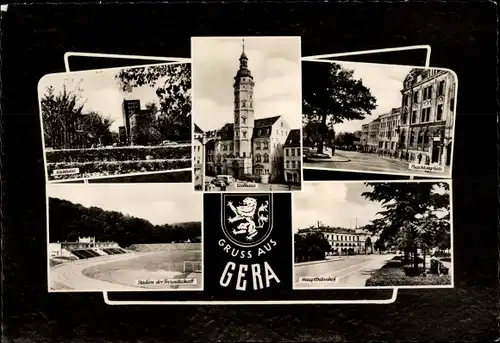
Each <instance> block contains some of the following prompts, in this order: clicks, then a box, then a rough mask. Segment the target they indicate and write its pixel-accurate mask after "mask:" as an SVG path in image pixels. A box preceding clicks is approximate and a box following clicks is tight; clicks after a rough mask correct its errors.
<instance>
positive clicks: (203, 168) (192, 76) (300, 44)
mask: <svg viewBox="0 0 500 343" xmlns="http://www.w3.org/2000/svg"><path fill="white" fill-rule="evenodd" d="M278 38H279V39H290V40H297V39H298V41H299V44H298V49H299V61H298V62H299V72H300V75H302V61H303V60H304V58H303V57H302V37H301V36H226V37H217V36H207V37H202V36H195V37H191V54H192V56H191V106H192V110H191V119H192V120H191V122H192V137H191V139H192V142H193V143H194V124H195V120H194V118H195V114H194V110H193V108H194V105H193V104H194V99H195V95H194V82H195V81H194V69H195V68H194V65H195V63H193V61H194V59H193V56H194V54H193V52H194V49H193V42H194V40H205V39H218V40H235V39H252V40H259V39H278ZM299 94H300V110H299V111H298V112H299V113H300V122H301V123H302V78H301V79H300V82H299ZM280 116H282V115H280ZM256 120H257V119H256ZM200 129H201V128H200ZM297 129H298V130H299V131H300V142H299V143H300V154H301V156H300V163H301V168H300V189H297V190H276V191H275V190H272V191H271V190H269V189H268V190H266V189H256V190H255V191H253V190H252V189H248V188H242V189H241V191H236V190H232V191H209V192H207V191H205V185H204V184H203V185H201V187H202V188H201V191H196V192H200V193H207V194H216V193H227V194H246V193H249V194H251V193H253V192H255V193H297V192H302V189H303V188H304V187H303V183H304V161H303V146H302V124H301V125H300V128H295V129H294V128H290V131H291V130H297ZM289 133H290V132H289ZM285 142H286V138H285ZM202 147H203V152H202V153H203V154H204V156H203V159H202V160H203V165H202V169H201V172H202V173H203V177H202V179H203V182H205V178H206V164H207V161H206V152H205V145H202ZM282 149H284V148H282ZM192 151H193V155H191V156H194V144H193V147H192ZM284 157H285V156H284V150H283V164H284ZM283 169H284V165H283ZM192 180H193V189H194V187H195V175H194V163H193V178H192ZM258 184H259V185H264V186H267V185H269V187H272V186H273V184H272V183H267V184H266V183H258ZM284 185H285V186H286V184H284Z"/></svg>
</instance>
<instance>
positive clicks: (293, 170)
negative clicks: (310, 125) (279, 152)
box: [283, 129, 302, 184]
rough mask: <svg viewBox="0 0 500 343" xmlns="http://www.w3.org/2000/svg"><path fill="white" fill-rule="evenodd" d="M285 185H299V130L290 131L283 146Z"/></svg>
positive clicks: (300, 157) (300, 158) (300, 159)
mask: <svg viewBox="0 0 500 343" xmlns="http://www.w3.org/2000/svg"><path fill="white" fill-rule="evenodd" d="M283 150H284V152H285V154H284V169H285V182H286V183H295V184H297V183H300V176H301V165H300V164H301V161H302V154H301V151H300V150H301V149H300V130H298V129H294V130H290V133H289V134H288V137H287V138H286V141H285V144H284V145H283Z"/></svg>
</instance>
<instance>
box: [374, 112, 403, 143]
mask: <svg viewBox="0 0 500 343" xmlns="http://www.w3.org/2000/svg"><path fill="white" fill-rule="evenodd" d="M379 119H380V129H379V146H378V147H379V149H381V150H384V151H390V152H392V153H393V152H395V151H397V150H398V148H399V146H398V141H399V135H398V127H399V126H400V121H401V109H400V108H393V109H392V110H391V111H390V112H387V113H384V114H382V115H380V116H379Z"/></svg>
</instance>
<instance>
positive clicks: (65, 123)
mask: <svg viewBox="0 0 500 343" xmlns="http://www.w3.org/2000/svg"><path fill="white" fill-rule="evenodd" d="M82 100H83V99H82V98H81V96H80V92H79V89H76V90H74V91H71V90H68V89H67V88H66V86H65V85H64V86H63V88H62V90H61V91H60V92H59V93H57V94H56V92H55V89H54V87H52V86H49V87H47V89H46V90H45V94H44V95H43V97H42V100H41V110H42V121H43V134H44V139H45V145H46V146H50V147H52V148H70V144H71V141H70V137H71V135H72V134H74V133H75V130H76V127H75V123H76V121H77V120H78V119H79V118H81V117H80V116H81V115H82V110H83V104H82Z"/></svg>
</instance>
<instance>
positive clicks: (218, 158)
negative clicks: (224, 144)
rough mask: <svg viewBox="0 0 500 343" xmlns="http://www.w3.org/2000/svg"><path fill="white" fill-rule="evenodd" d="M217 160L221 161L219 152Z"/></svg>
mask: <svg viewBox="0 0 500 343" xmlns="http://www.w3.org/2000/svg"><path fill="white" fill-rule="evenodd" d="M217 162H220V154H217Z"/></svg>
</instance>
